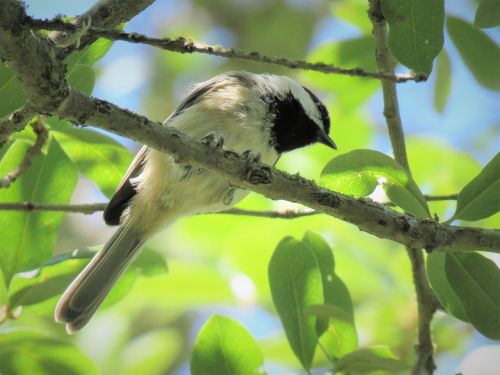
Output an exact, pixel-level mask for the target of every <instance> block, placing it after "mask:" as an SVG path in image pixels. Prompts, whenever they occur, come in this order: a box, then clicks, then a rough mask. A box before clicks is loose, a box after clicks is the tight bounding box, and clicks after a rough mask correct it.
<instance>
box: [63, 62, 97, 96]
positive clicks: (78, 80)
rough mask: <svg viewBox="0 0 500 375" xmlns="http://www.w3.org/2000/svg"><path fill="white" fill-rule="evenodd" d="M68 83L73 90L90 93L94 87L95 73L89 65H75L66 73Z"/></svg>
mask: <svg viewBox="0 0 500 375" xmlns="http://www.w3.org/2000/svg"><path fill="white" fill-rule="evenodd" d="M68 83H69V85H70V86H71V87H72V88H74V89H75V90H78V91H80V92H81V93H83V94H85V95H90V94H91V93H92V90H93V89H94V83H95V73H94V68H92V67H91V66H90V65H79V64H78V65H75V67H74V68H73V69H72V70H71V73H69V74H68Z"/></svg>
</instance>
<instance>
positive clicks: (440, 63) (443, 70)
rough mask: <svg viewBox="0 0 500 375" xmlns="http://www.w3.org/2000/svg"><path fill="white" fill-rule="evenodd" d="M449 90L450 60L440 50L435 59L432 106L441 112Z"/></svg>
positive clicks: (443, 51)
mask: <svg viewBox="0 0 500 375" xmlns="http://www.w3.org/2000/svg"><path fill="white" fill-rule="evenodd" d="M450 91H451V61H450V57H449V56H448V54H447V53H446V50H444V49H443V50H442V51H441V53H440V54H439V55H438V58H437V60H436V80H435V81H434V108H436V111H438V112H439V113H443V112H444V109H445V107H446V103H447V102H448V97H449V95H450Z"/></svg>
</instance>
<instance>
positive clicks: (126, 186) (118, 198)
mask: <svg viewBox="0 0 500 375" xmlns="http://www.w3.org/2000/svg"><path fill="white" fill-rule="evenodd" d="M148 152H149V147H147V146H143V147H142V148H141V150H140V151H139V152H138V153H137V155H136V156H135V158H134V160H133V161H132V163H131V164H130V166H129V167H128V169H127V172H125V175H124V176H123V178H122V180H121V181H120V184H119V185H118V188H117V189H116V191H115V193H114V194H113V196H112V197H111V200H110V201H109V203H108V205H107V206H106V209H105V210H104V215H103V216H104V221H105V222H106V224H108V225H119V224H120V218H121V216H122V213H123V211H124V210H125V208H127V206H128V204H129V203H130V199H132V197H133V196H134V195H135V194H136V193H137V191H136V190H135V188H134V186H132V183H131V181H130V180H131V179H132V178H134V177H137V176H138V175H139V174H140V173H141V172H142V168H143V167H144V163H145V161H146V157H147V155H148Z"/></svg>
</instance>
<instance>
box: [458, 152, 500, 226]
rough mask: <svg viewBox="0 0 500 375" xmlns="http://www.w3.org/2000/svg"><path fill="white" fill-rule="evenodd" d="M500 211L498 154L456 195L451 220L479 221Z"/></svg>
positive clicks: (499, 155) (499, 165)
mask: <svg viewBox="0 0 500 375" xmlns="http://www.w3.org/2000/svg"><path fill="white" fill-rule="evenodd" d="M499 210H500V153H497V154H496V155H495V156H494V157H493V159H491V161H490V162H489V163H488V164H487V165H486V166H485V167H484V168H483V169H482V170H481V172H480V173H479V174H478V175H477V176H476V177H474V178H473V179H472V181H471V182H469V183H468V184H467V185H466V186H465V187H464V188H463V189H462V191H461V192H460V194H458V199H457V209H456V211H455V214H454V215H453V217H452V218H451V219H450V221H451V220H458V219H460V220H479V219H484V218H486V217H488V216H491V215H493V214H495V213H496V212H498V211H499Z"/></svg>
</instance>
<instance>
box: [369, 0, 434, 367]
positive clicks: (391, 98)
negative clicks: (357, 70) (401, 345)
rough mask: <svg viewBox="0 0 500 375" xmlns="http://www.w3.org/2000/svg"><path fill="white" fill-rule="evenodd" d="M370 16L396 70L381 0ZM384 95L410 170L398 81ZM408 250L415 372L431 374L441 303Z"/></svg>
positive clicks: (394, 138) (379, 45) (381, 59)
mask: <svg viewBox="0 0 500 375" xmlns="http://www.w3.org/2000/svg"><path fill="white" fill-rule="evenodd" d="M369 3H370V7H369V16H370V20H371V21H372V24H373V33H374V35H375V41H376V61H377V66H378V68H379V70H380V71H382V72H384V73H386V74H394V70H395V66H396V60H395V59H394V57H393V55H392V53H391V51H390V50H389V45H388V38H387V26H386V22H385V19H384V16H383V14H382V11H381V7H380V0H369ZM381 84H382V92H383V97H384V116H385V119H386V122H387V128H388V132H389V138H390V140H391V144H392V149H393V152H394V157H395V159H396V161H398V162H399V164H401V165H402V166H403V167H405V168H406V170H407V171H408V173H410V174H411V170H410V164H409V162H408V156H407V153H406V145H405V136H404V130H403V124H402V121H401V115H400V113H399V104H398V96H397V90H396V85H395V84H394V83H392V82H388V81H382V82H381ZM406 250H407V252H408V256H409V258H410V262H411V265H412V274H413V282H414V284H415V292H416V295H417V306H418V344H417V346H416V355H417V359H416V361H415V364H414V366H413V369H412V374H413V375H421V374H432V373H433V372H434V370H435V368H436V365H435V364H434V359H433V353H434V348H433V345H432V334H431V322H432V317H433V315H434V313H435V312H436V309H437V306H438V303H437V299H436V296H435V295H434V292H433V291H432V289H431V287H430V285H429V281H428V279H427V273H426V270H425V260H424V255H423V254H422V250H421V248H420V247H416V246H407V247H406Z"/></svg>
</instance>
